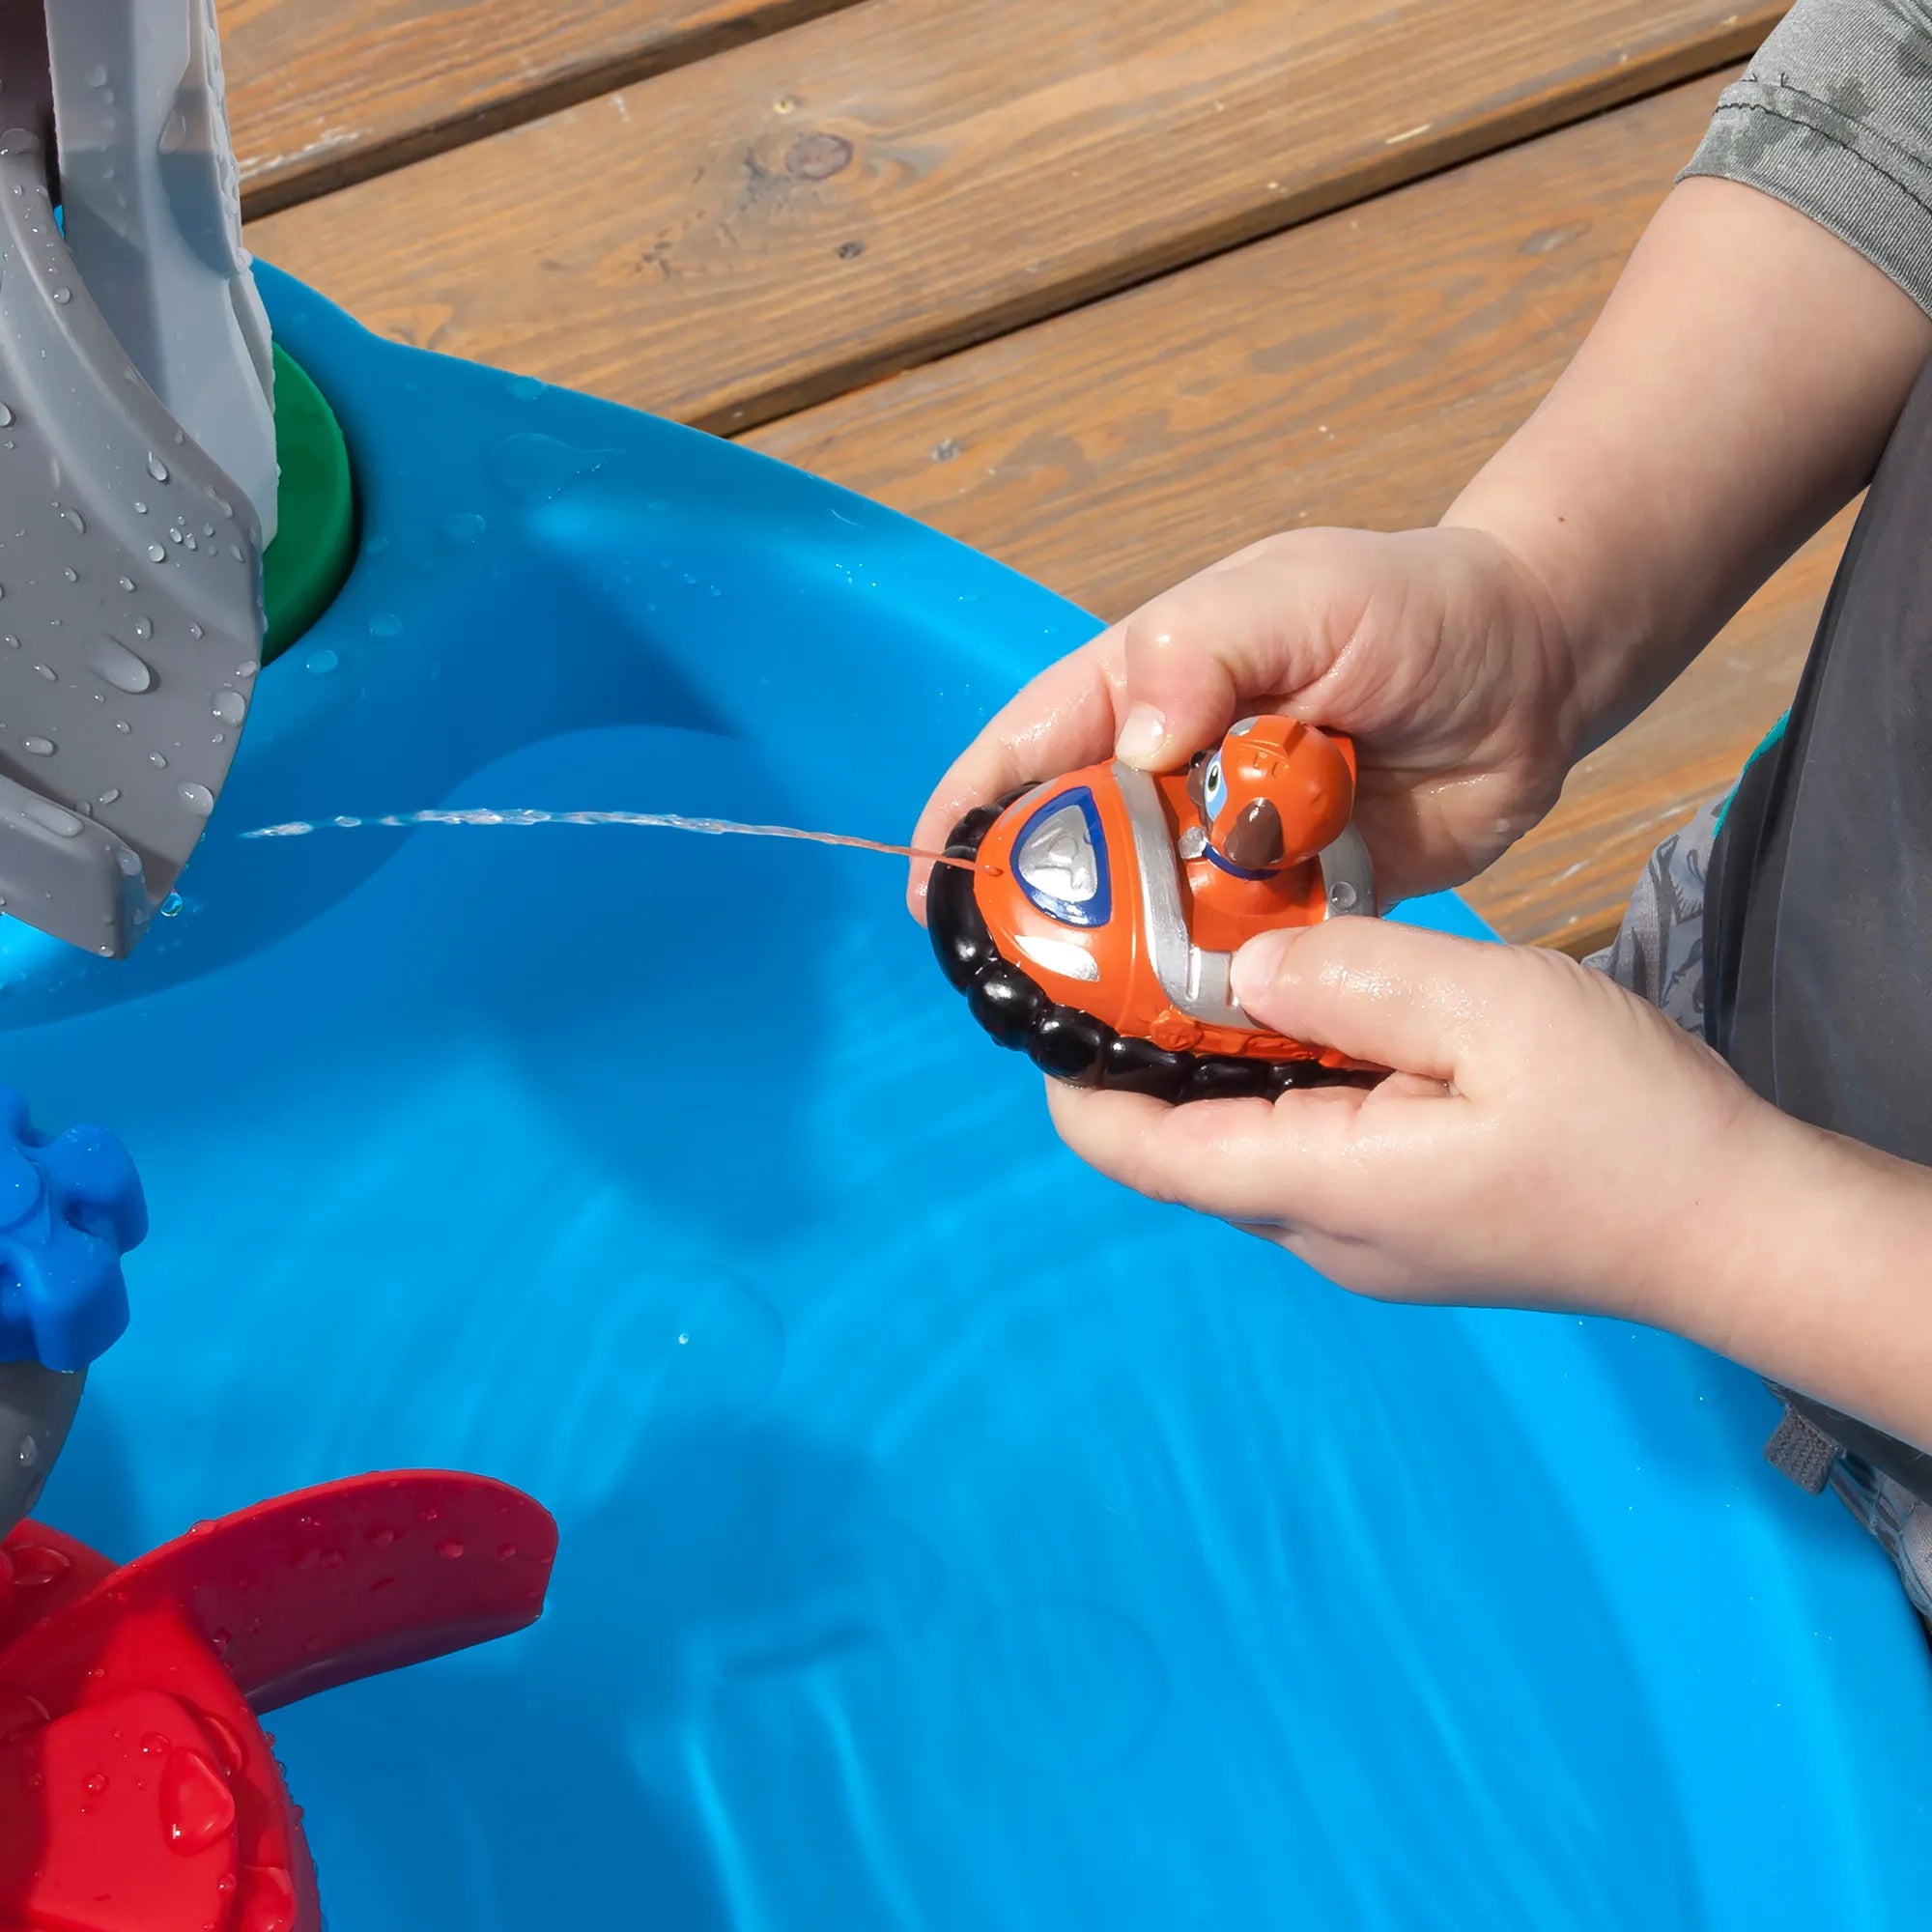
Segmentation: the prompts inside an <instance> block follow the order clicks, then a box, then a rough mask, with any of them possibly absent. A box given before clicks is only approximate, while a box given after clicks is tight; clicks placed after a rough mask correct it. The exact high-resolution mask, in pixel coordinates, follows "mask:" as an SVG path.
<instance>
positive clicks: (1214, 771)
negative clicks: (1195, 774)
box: [1201, 754, 1228, 818]
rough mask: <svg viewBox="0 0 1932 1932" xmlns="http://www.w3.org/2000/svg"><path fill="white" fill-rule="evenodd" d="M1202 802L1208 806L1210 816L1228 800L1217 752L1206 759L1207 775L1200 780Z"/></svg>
mask: <svg viewBox="0 0 1932 1932" xmlns="http://www.w3.org/2000/svg"><path fill="white" fill-rule="evenodd" d="M1201 798H1202V802H1203V803H1204V804H1205V805H1206V806H1207V808H1208V817H1209V818H1212V817H1213V816H1214V814H1215V813H1216V812H1217V811H1219V810H1221V808H1222V806H1223V805H1225V804H1226V803H1227V800H1228V787H1227V783H1226V781H1224V780H1223V778H1222V776H1221V760H1220V757H1219V755H1218V754H1216V755H1215V756H1214V757H1212V758H1209V759H1208V775H1207V777H1206V779H1205V780H1204V781H1202V786H1201Z"/></svg>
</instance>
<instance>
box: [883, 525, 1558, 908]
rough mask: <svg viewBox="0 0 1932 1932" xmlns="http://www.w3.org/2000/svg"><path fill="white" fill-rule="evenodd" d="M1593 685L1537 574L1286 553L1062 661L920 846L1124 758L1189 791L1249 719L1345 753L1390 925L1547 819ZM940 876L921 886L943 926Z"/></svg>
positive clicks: (1367, 551) (1420, 545) (918, 878)
mask: <svg viewBox="0 0 1932 1932" xmlns="http://www.w3.org/2000/svg"><path fill="white" fill-rule="evenodd" d="M1575 683H1576V680H1575V675H1574V669H1573V667H1572V665H1571V662H1570V652H1569V648H1568V645H1567V642H1566V640H1565V637H1564V633H1563V626H1562V623H1561V620H1560V619H1559V617H1558V616H1557V613H1556V611H1555V608H1554V606H1553V605H1552V604H1551V603H1550V600H1549V598H1548V595H1547V594H1546V593H1545V592H1544V591H1543V589H1542V587H1541V585H1540V584H1539V583H1538V582H1537V581H1536V579H1535V578H1534V577H1533V576H1532V575H1531V573H1530V572H1529V570H1528V569H1527V568H1526V566H1524V565H1523V564H1522V563H1520V561H1519V560H1518V559H1517V558H1516V557H1515V555H1514V554H1512V553H1511V552H1509V551H1508V550H1506V549H1505V548H1504V547H1503V546H1502V545H1501V544H1499V543H1498V542H1497V541H1496V540H1495V539H1494V538H1492V537H1490V536H1488V535H1487V534H1485V533H1484V532H1482V531H1479V530H1473V529H1459V528H1442V529H1430V530H1412V531H1408V532H1406V533H1403V534H1400V535H1393V536H1391V535H1379V534H1377V533H1374V532H1371V531H1366V530H1339V529H1337V530H1301V531H1294V532H1291V533H1290V534H1288V535H1286V536H1278V537H1270V538H1268V539H1267V540H1266V541H1265V542H1263V543H1259V544H1256V545H1254V546H1252V547H1251V548H1250V549H1248V550H1244V551H1241V552H1238V553H1236V554H1235V555H1234V556H1231V557H1229V558H1228V559H1227V560H1226V561H1225V562H1222V563H1217V564H1214V565H1212V566H1211V567H1210V568H1209V569H1208V570H1205V571H1203V572H1202V573H1201V575H1200V576H1198V577H1194V578H1190V579H1189V580H1188V581H1187V582H1184V583H1182V584H1180V585H1179V586H1178V587H1177V588H1175V589H1173V590H1170V591H1168V592H1166V593H1165V594H1164V595H1162V596H1160V597H1157V598H1155V599H1154V600H1153V601H1152V602H1151V604H1148V605H1145V606H1143V607H1142V609H1141V610H1139V611H1136V612H1135V613H1134V614H1133V615H1132V616H1131V617H1129V618H1128V619H1127V620H1126V621H1125V622H1124V623H1122V624H1116V625H1115V626H1114V627H1113V628H1112V629H1110V630H1108V631H1106V632H1104V633H1102V634H1101V636H1099V637H1097V638H1095V639H1094V640H1093V641H1092V642H1091V643H1088V644H1085V645H1083V646H1082V647H1081V648H1080V649H1079V650H1077V651H1074V652H1073V653H1071V655H1069V656H1067V657H1065V658H1063V659H1062V660H1061V661H1060V662H1059V663H1058V664H1056V665H1054V666H1052V667H1051V668H1049V669H1047V670H1045V671H1042V672H1041V673H1040V675H1039V676H1038V677H1037V678H1035V679H1034V681H1033V682H1032V683H1031V684H1030V685H1028V686H1027V687H1026V689H1025V690H1023V691H1022V692H1021V693H1020V694H1019V695H1018V696H1016V697H1015V698H1013V700H1012V701H1011V702H1010V703H1009V704H1008V705H1007V706H1006V708H1005V709H1004V710H1003V711H1001V712H1000V714H999V715H998V716H997V717H996V718H995V719H993V721H992V722H991V723H990V724H989V725H987V726H986V728H985V729H984V730H983V731H982V732H981V733H980V736H979V738H978V739H977V740H976V741H975V742H974V744H973V745H972V746H971V747H970V748H969V749H968V750H967V752H966V753H964V754H963V755H962V756H961V757H960V758H959V760H958V762H957V763H956V764H954V765H953V767H952V770H951V771H950V772H949V773H948V774H947V775H946V777H945V779H944V780H943V781H941V783H940V785H939V788H938V790H937V791H936V792H935V793H934V794H933V797H932V799H931V801H930V802H929V803H928V804H927V806H926V808H925V810H924V812H923V814H922V816H921V818H920V822H919V829H918V831H917V832H916V833H915V834H914V836H913V842H914V843H915V844H917V845H923V846H926V847H928V848H930V847H936V846H938V845H939V844H941V843H942V842H943V841H944V840H945V838H946V837H947V835H948V833H950V832H951V830H952V827H953V825H954V824H955V823H956V822H957V821H958V819H959V818H960V817H961V815H962V814H963V813H964V812H965V811H966V810H968V809H969V808H970V807H972V806H974V805H977V804H980V803H981V802H983V801H984V800H986V799H990V798H994V797H997V796H998V795H999V794H1000V793H1002V792H1005V791H1009V790H1010V789H1012V788H1013V787H1014V786H1015V785H1019V784H1023V783H1026V782H1028V781H1032V780H1037V779H1045V778H1057V777H1058V776H1059V775H1060V774H1061V773H1062V772H1065V771H1071V770H1073V769H1074V768H1075V767H1076V766H1080V765H1089V764H1094V763H1097V762H1099V761H1100V760H1101V759H1103V758H1106V757H1108V756H1110V755H1112V754H1114V753H1116V750H1117V748H1118V753H1119V755H1120V756H1122V758H1125V759H1126V760H1127V761H1128V762H1129V763H1132V764H1135V765H1139V766H1141V767H1143V768H1144V769H1147V770H1168V769H1173V768H1174V767H1176V766H1178V765H1179V764H1181V763H1183V762H1184V761H1185V760H1186V759H1187V758H1188V757H1189V756H1191V755H1192V753H1195V752H1197V751H1199V750H1201V749H1202V748H1203V747H1204V746H1206V745H1208V744H1211V743H1212V742H1214V741H1215V740H1216V739H1217V738H1219V737H1220V736H1221V734H1222V733H1223V732H1225V731H1226V730H1227V728H1228V726H1229V725H1232V724H1234V723H1235V721H1236V719H1237V718H1241V717H1245V716H1247V715H1249V714H1251V713H1255V712H1260V711H1280V712H1285V713H1287V714H1288V715H1289V716H1291V717H1296V718H1300V719H1303V720H1305V721H1306V722H1307V723H1309V724H1314V725H1326V726H1329V727H1331V728H1333V729H1334V730H1337V731H1346V732H1349V733H1350V734H1351V735H1352V736H1353V738H1354V740H1355V746H1356V750H1357V753H1358V754H1359V757H1360V760H1361V782H1360V787H1359V793H1358V802H1357V806H1356V823H1357V824H1358V825H1359V826H1360V827H1361V830H1362V833H1363V835H1364V837H1365V838H1367V839H1368V842H1369V848H1370V851H1371V853H1372V854H1373V856H1374V858H1375V861H1376V866H1377V884H1378V893H1379V895H1380V897H1381V899H1382V901H1383V903H1384V904H1388V903H1392V902H1393V901H1394V900H1396V899H1399V898H1406V897H1409V896H1411V895H1414V894H1416V893H1420V892H1426V891H1432V890H1435V889H1436V888H1438V887H1442V886H1449V885H1456V884H1460V883H1461V882H1462V881H1463V880H1464V879H1468V878H1472V877H1473V876H1474V875H1475V874H1476V873H1477V872H1479V871H1481V870H1482V868H1483V867H1485V866H1486V865H1488V864H1489V863H1490V861H1491V860H1492V859H1493V858H1495V857H1496V855H1497V854H1498V853H1500V852H1501V851H1503V850H1504V848H1505V847H1507V846H1508V845H1509V844H1511V843H1512V842H1513V841H1514V840H1515V839H1516V838H1519V837H1520V835H1521V834H1522V833H1523V832H1524V831H1526V830H1527V829H1528V828H1529V827H1530V826H1531V825H1533V824H1535V823H1536V821H1537V820H1538V819H1539V818H1541V817H1542V816H1543V814H1544V813H1545V812H1546V811H1548V809H1549V807H1550V806H1551V805H1552V804H1553V803H1554V802H1555V799H1556V795H1557V792H1558V790H1559V789H1560V788H1561V785H1562V782H1563V778H1564V774H1565V773H1566V772H1567V771H1568V769H1569V766H1570V761H1571V758H1572V756H1573V755H1574V753H1575V750H1576V745H1577V736H1578V732H1579V729H1580V725H1579V722H1578V721H1577V719H1575V718H1574V717H1573V716H1572V715H1571V713H1572V710H1573V708H1574V707H1573V704H1572V696H1573V693H1574V689H1575ZM924 896H925V871H924V868H923V867H922V868H920V869H919V870H917V871H916V872H915V874H914V877H913V883H912V892H911V899H912V906H913V911H914V913H915V914H919V913H921V912H922V911H923V901H924Z"/></svg>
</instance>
